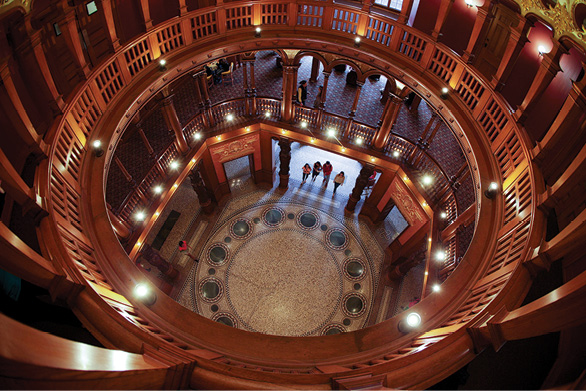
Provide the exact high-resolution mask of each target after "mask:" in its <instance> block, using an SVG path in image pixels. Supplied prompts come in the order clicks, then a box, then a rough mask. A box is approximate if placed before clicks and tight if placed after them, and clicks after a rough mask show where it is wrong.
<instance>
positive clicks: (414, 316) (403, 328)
mask: <svg viewBox="0 0 586 391" xmlns="http://www.w3.org/2000/svg"><path fill="white" fill-rule="evenodd" d="M420 325H421V316H420V315H419V314H418V313H417V312H411V313H410V314H408V315H407V316H406V317H405V318H404V319H402V320H400V321H399V324H398V325H397V326H398V327H399V331H400V332H402V333H409V332H410V331H413V330H414V329H416V328H417V327H419V326H420Z"/></svg>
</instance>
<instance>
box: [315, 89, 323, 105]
mask: <svg viewBox="0 0 586 391" xmlns="http://www.w3.org/2000/svg"><path fill="white" fill-rule="evenodd" d="M323 90H324V87H323V86H319V88H318V91H317V95H316V96H315V101H314V102H313V107H314V108H316V109H319V108H320V107H321V104H322V102H323V101H324V100H323V97H322V93H323Z"/></svg>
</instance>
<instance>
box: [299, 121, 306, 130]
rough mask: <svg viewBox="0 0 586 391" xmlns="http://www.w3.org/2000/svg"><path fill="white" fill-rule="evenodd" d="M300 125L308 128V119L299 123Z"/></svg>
mask: <svg viewBox="0 0 586 391" xmlns="http://www.w3.org/2000/svg"><path fill="white" fill-rule="evenodd" d="M299 126H301V128H302V129H305V128H307V122H306V121H301V123H300V124H299Z"/></svg>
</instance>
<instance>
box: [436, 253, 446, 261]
mask: <svg viewBox="0 0 586 391" xmlns="http://www.w3.org/2000/svg"><path fill="white" fill-rule="evenodd" d="M435 260H436V261H440V262H441V261H445V260H446V253H445V251H442V250H439V251H438V252H436V253H435Z"/></svg>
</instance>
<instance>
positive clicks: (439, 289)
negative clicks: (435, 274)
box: [431, 284, 441, 292]
mask: <svg viewBox="0 0 586 391" xmlns="http://www.w3.org/2000/svg"><path fill="white" fill-rule="evenodd" d="M431 290H433V291H434V292H439V291H441V288H440V286H439V284H434V285H433V286H432V287H431Z"/></svg>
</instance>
